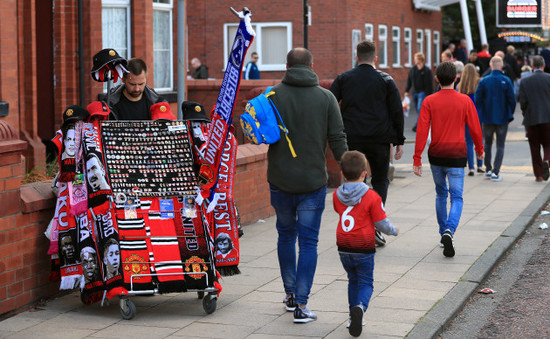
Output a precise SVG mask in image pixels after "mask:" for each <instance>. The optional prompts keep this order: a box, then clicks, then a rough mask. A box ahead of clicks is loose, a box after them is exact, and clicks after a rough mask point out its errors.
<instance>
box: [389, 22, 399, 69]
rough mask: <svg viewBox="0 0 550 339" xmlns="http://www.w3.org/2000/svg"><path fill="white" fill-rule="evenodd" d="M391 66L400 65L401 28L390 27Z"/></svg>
mask: <svg viewBox="0 0 550 339" xmlns="http://www.w3.org/2000/svg"><path fill="white" fill-rule="evenodd" d="M391 30H392V47H393V67H401V29H400V28H399V27H396V26H393V27H392V29H391Z"/></svg>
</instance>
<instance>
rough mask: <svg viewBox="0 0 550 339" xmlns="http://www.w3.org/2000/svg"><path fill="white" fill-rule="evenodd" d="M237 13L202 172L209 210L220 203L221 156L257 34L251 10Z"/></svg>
mask: <svg viewBox="0 0 550 339" xmlns="http://www.w3.org/2000/svg"><path fill="white" fill-rule="evenodd" d="M237 14H238V16H239V18H240V19H241V21H240V23H239V27H238V29H237V32H236V35H235V40H234V42H233V45H232V47H231V52H230V54H229V60H228V62H227V66H226V68H225V74H224V77H223V82H222V85H221V88H220V93H219V95H218V100H217V102H216V106H215V107H214V109H213V111H212V123H211V124H210V130H209V138H208V141H207V144H206V147H205V150H204V153H203V158H202V159H201V161H202V163H201V167H200V172H199V183H200V184H201V194H200V197H202V198H210V204H209V207H208V212H211V211H212V210H213V209H214V207H215V205H216V201H217V198H216V196H215V192H214V189H215V185H216V182H217V181H218V171H219V166H220V159H221V156H222V153H223V148H224V145H225V141H226V139H227V137H228V134H229V126H231V122H232V114H233V110H234V108H235V101H236V100H235V99H236V98H237V95H238V93H239V86H240V82H241V73H242V68H243V61H244V58H245V56H246V52H247V51H248V48H249V47H250V44H251V43H252V41H253V39H254V36H255V32H254V30H253V29H252V25H251V23H250V13H249V12H245V11H243V12H239V13H237ZM200 197H197V198H198V202H199V204H201V203H202V201H201V199H200Z"/></svg>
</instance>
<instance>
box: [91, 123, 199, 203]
mask: <svg viewBox="0 0 550 339" xmlns="http://www.w3.org/2000/svg"><path fill="white" fill-rule="evenodd" d="M101 139H102V143H103V155H104V158H105V163H106V166H107V173H108V176H109V179H110V183H111V188H112V190H113V194H115V195H116V194H117V193H125V194H127V193H129V192H133V193H134V194H137V195H138V196H165V195H193V194H195V193H196V191H195V187H196V185H197V183H196V177H195V173H194V171H193V154H192V151H191V146H190V142H189V134H188V133H187V125H186V124H185V122H183V121H171V120H170V121H166V120H157V121H103V122H102V123H101Z"/></svg>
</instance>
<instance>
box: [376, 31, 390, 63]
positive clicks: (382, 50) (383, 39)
mask: <svg viewBox="0 0 550 339" xmlns="http://www.w3.org/2000/svg"><path fill="white" fill-rule="evenodd" d="M378 66H379V67H380V68H383V67H388V27H387V26H386V25H379V26H378Z"/></svg>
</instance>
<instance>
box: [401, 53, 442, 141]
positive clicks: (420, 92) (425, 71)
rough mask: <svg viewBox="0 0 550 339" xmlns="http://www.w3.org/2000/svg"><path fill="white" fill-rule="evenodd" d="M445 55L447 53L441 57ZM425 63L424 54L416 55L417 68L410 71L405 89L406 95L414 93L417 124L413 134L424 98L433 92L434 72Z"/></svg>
mask: <svg viewBox="0 0 550 339" xmlns="http://www.w3.org/2000/svg"><path fill="white" fill-rule="evenodd" d="M444 54H445V52H443V53H442V54H441V55H444ZM449 54H450V53H449ZM451 57H452V54H451ZM442 60H443V59H442ZM425 61H426V58H425V57H424V53H420V52H419V53H416V54H415V55H414V64H415V66H414V67H412V68H411V70H410V71H409V76H408V77H407V87H406V88H405V93H409V91H410V90H411V89H412V91H413V93H412V97H413V104H414V108H415V109H416V123H415V124H414V127H413V128H412V130H413V132H416V124H417V123H418V115H420V107H422V101H424V98H425V97H427V96H428V95H430V94H432V92H433V76H432V71H430V68H429V67H427V66H426V65H425V64H424V62H425Z"/></svg>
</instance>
